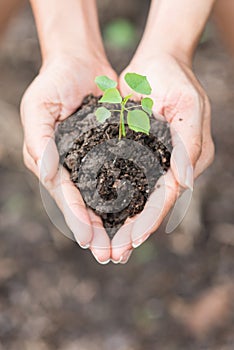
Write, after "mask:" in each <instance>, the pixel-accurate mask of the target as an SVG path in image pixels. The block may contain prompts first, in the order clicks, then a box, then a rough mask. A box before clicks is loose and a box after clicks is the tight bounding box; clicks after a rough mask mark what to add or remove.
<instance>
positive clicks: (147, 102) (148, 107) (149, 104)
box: [141, 97, 154, 115]
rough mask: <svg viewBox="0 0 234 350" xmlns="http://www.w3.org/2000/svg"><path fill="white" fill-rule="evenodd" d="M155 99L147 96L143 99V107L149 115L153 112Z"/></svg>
mask: <svg viewBox="0 0 234 350" xmlns="http://www.w3.org/2000/svg"><path fill="white" fill-rule="evenodd" d="M153 104H154V102H153V100H152V99H151V98H149V97H145V98H143V99H142V100H141V107H142V108H143V109H144V111H145V112H146V113H148V114H149V115H151V114H152V107H153Z"/></svg>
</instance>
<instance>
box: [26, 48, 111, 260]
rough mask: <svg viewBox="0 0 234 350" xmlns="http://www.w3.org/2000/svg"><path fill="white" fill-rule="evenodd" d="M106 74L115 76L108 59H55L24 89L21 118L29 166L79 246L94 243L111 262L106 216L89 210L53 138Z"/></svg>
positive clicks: (96, 250)
mask: <svg viewBox="0 0 234 350" xmlns="http://www.w3.org/2000/svg"><path fill="white" fill-rule="evenodd" d="M102 74H105V75H108V76H109V77H111V78H112V79H116V75H115V73H114V71H113V70H112V69H111V67H110V66H109V64H108V63H107V62H106V60H105V59H103V61H102V60H101V59H98V60H97V59H96V58H92V57H91V58H89V57H83V58H77V57H71V56H67V55H60V56H58V57H56V58H53V59H51V60H50V61H48V62H46V63H44V65H43V67H42V69H41V71H40V73H39V75H38V76H37V77H36V78H35V80H34V81H33V82H32V84H31V85H30V86H29V88H28V89H27V91H26V92H25V94H24V97H23V99H22V103H21V117H22V124H23V127H24V135H25V138H24V147H23V155H24V161H25V164H26V166H27V167H28V168H29V169H30V170H31V171H32V172H33V173H34V174H35V175H36V176H38V177H39V178H40V180H41V182H42V183H43V185H44V186H45V187H46V188H47V190H48V191H49V192H50V194H51V195H52V197H53V198H54V199H55V201H56V202H57V204H58V206H59V207H60V209H61V210H62V212H63V214H64V217H65V220H66V222H67V224H68V226H69V227H70V229H71V231H72V232H73V234H74V236H75V238H76V240H77V242H78V243H79V244H80V246H81V247H83V248H88V247H89V248H90V249H91V251H92V253H93V255H94V256H95V257H96V259H97V260H98V261H99V262H101V263H106V262H108V261H109V259H110V254H111V251H110V240H109V237H108V236H107V234H106V232H105V230H104V228H103V226H102V223H101V220H100V219H99V218H98V217H97V216H96V215H95V214H94V213H93V212H91V211H90V210H87V209H86V206H85V204H84V201H83V199H82V197H81V195H80V193H79V191H78V189H77V188H76V187H75V186H74V184H73V183H72V182H71V180H70V178H69V174H68V173H67V171H66V170H65V169H64V168H63V167H61V166H59V155H58V151H57V148H56V145H55V141H54V130H55V126H56V123H57V122H60V121H62V120H64V119H65V118H67V117H68V116H70V115H71V114H72V113H73V112H74V111H75V110H76V109H77V108H78V107H79V105H80V104H81V102H82V100H83V98H84V97H85V96H86V95H88V94H89V93H93V94H96V95H97V93H100V91H97V87H96V85H95V83H94V79H95V77H96V76H97V75H102Z"/></svg>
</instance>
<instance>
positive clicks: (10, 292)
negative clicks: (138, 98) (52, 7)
mask: <svg viewBox="0 0 234 350" xmlns="http://www.w3.org/2000/svg"><path fill="white" fill-rule="evenodd" d="M0 4H1V2H0ZM148 4H149V1H140V0H129V1H123V0H119V1H118V2H115V5H114V6H113V3H112V2H111V1H109V0H102V1H99V11H100V19H101V23H102V30H103V35H104V38H105V43H106V47H107V51H108V56H109V57H110V59H111V62H112V63H113V65H114V67H115V68H116V69H117V70H118V71H120V70H121V69H122V68H123V67H124V66H125V65H126V64H127V63H128V61H129V59H130V57H131V55H132V52H133V51H134V49H135V47H136V44H137V41H138V40H139V38H140V36H141V33H142V29H143V27H144V22H145V18H146V15H147V9H148ZM116 19H117V21H116ZM123 19H124V20H123ZM120 31H121V33H123V34H122V35H121V36H120V35H119V33H120ZM123 38H124V39H125V40H122V39H123ZM113 43H114V45H113ZM39 67H40V53H39V48H38V41H37V37H36V30H35V26H34V21H33V18H32V14H31V11H30V8H29V7H28V6H24V7H22V8H21V10H20V11H19V12H18V13H17V15H16V16H15V17H14V18H13V19H12V20H11V22H10V23H9V25H8V27H7V30H6V31H5V33H4V35H3V36H2V40H1V42H0V189H1V190H0V191H1V192H0V237H1V245H0V349H1V350H2V349H3V350H6V349H9V350H19V349H20V350H21V349H23V350H24V349H25V350H47V349H51V350H55V349H59V350H76V349H78V350H96V349H98V350H99V349H102V350H110V349H112V350H142V349H146V350H154V349H159V350H177V349H178V350H181V349H186V350H190V349H191V350H203V349H204V350H205V349H209V350H211V349H212V350H233V349H234V305H233V295H234V215H233V207H234V205H233V204H234V181H233V180H234V163H233V149H234V137H233V131H234V130H233V128H234V127H233V125H234V124H233V116H234V115H233V114H234V113H233V110H234V98H233V91H234V73H233V66H232V63H231V61H230V59H229V58H228V56H227V55H226V54H225V52H224V48H223V47H222V45H221V43H220V41H219V39H218V35H217V33H216V31H215V29H214V27H213V26H212V25H211V24H209V25H208V27H207V29H206V32H205V34H204V36H203V38H202V41H201V44H200V45H199V48H198V52H197V56H196V59H195V70H196V73H197V75H198V77H199V79H200V80H201V82H202V84H203V85H204V86H205V88H206V91H207V93H208V95H209V96H210V99H211V103H212V110H213V111H212V117H213V135H214V139H215V144H216V158H215V162H214V164H213V165H212V167H211V168H210V169H209V170H208V171H207V172H206V173H205V174H204V175H203V176H202V177H201V179H199V180H198V182H197V186H196V191H195V195H194V201H193V203H192V207H191V210H190V212H189V214H188V215H187V217H186V220H185V221H184V223H183V224H182V225H181V226H180V227H179V228H178V229H177V231H176V232H175V233H173V234H171V235H166V234H165V233H164V227H163V226H162V227H161V228H160V230H159V231H158V232H157V234H155V235H153V236H152V237H151V238H150V239H149V240H148V241H147V242H146V243H145V244H144V245H143V246H142V247H140V248H138V249H136V250H135V251H134V253H133V255H132V257H131V259H130V261H129V262H128V264H127V265H126V266H114V265H112V264H110V265H108V266H100V265H98V264H97V263H96V262H95V261H94V259H93V258H92V256H91V254H90V253H89V251H83V250H82V249H80V248H79V247H78V245H77V244H75V243H74V242H73V241H71V240H69V239H67V238H66V237H64V236H63V235H62V234H60V233H59V232H58V231H57V230H56V229H55V228H54V226H53V225H52V224H51V223H50V220H49V218H48V217H47V215H46V213H45V210H44V208H43V206H42V203H41V198H40V195H39V190H38V182H37V180H36V179H35V178H34V177H33V175H31V174H30V173H29V172H28V171H27V170H26V169H25V168H24V166H23V164H22V157H21V147H22V129H21V126H20V122H19V115H18V110H19V103H20V99H21V96H22V94H23V92H24V90H25V88H26V87H27V86H28V85H29V83H30V82H31V81H32V79H33V78H34V77H35V75H36V74H37V72H38V69H39Z"/></svg>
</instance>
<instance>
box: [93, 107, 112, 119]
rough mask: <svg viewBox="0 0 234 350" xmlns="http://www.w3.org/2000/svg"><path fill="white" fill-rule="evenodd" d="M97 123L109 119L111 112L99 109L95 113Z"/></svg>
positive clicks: (102, 108)
mask: <svg viewBox="0 0 234 350" xmlns="http://www.w3.org/2000/svg"><path fill="white" fill-rule="evenodd" d="M95 115H96V118H97V121H98V122H100V123H104V122H105V121H106V119H108V118H110V116H111V112H110V111H109V110H108V109H107V108H105V107H99V108H98V109H97V110H96V112H95Z"/></svg>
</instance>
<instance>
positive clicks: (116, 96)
mask: <svg viewBox="0 0 234 350" xmlns="http://www.w3.org/2000/svg"><path fill="white" fill-rule="evenodd" d="M99 102H100V103H104V102H107V103H121V102H122V97H121V96H120V93H119V91H118V90H117V89H115V88H111V89H107V90H106V91H105V92H104V95H103V96H102V98H101V99H100V100H99Z"/></svg>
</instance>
